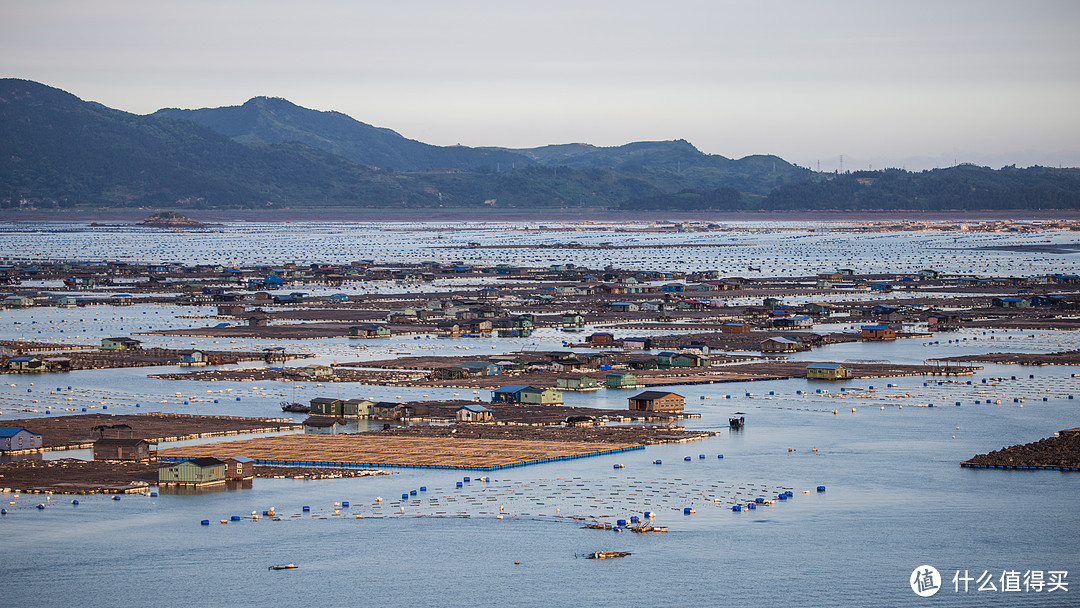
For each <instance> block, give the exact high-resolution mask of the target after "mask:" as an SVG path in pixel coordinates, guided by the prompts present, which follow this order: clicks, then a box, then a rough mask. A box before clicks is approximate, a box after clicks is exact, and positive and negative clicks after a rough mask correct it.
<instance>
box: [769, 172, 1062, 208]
mask: <svg viewBox="0 0 1080 608" xmlns="http://www.w3.org/2000/svg"><path fill="white" fill-rule="evenodd" d="M758 208H759V209H762V210H798V209H840V210H855V209H858V210H897V209H902V210H913V211H953V210H989V209H1080V170H1078V169H1053V168H1049V167H1030V168H1027V169H1017V168H1016V167H1004V168H1002V169H999V170H994V169H990V168H989V167H978V166H975V165H959V166H956V167H949V168H947V169H933V170H930V171H920V172H908V171H901V170H899V169H888V170H884V171H857V172H854V173H846V174H843V175H837V176H833V177H832V178H830V179H826V180H820V181H814V182H804V183H801V184H787V185H784V186H781V187H780V188H777V189H776V190H774V191H773V192H772V193H770V194H769V196H768V197H766V198H765V200H763V201H761V204H760V206H759V207H758Z"/></svg>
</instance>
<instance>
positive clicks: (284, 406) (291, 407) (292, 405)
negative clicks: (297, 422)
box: [281, 401, 311, 414]
mask: <svg viewBox="0 0 1080 608" xmlns="http://www.w3.org/2000/svg"><path fill="white" fill-rule="evenodd" d="M281 411H283V412H297V413H299V414H307V413H308V412H310V411H311V406H310V405H304V404H303V403H297V402H296V401H282V402H281Z"/></svg>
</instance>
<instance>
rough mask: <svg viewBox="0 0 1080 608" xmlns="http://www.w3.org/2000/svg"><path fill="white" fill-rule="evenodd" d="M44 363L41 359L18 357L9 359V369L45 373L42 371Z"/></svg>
mask: <svg viewBox="0 0 1080 608" xmlns="http://www.w3.org/2000/svg"><path fill="white" fill-rule="evenodd" d="M42 365H43V362H42V360H41V359H40V358H39V357H31V356H18V357H12V358H10V359H8V362H7V368H8V369H9V370H12V371H19V372H30V371H45V370H44V369H42Z"/></svg>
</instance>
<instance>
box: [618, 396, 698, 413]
mask: <svg viewBox="0 0 1080 608" xmlns="http://www.w3.org/2000/svg"><path fill="white" fill-rule="evenodd" d="M629 402H630V409H631V410H637V411H645V412H669V413H674V414H681V413H682V411H683V408H684V407H685V405H686V398H685V397H683V396H682V395H680V394H678V393H668V392H664V391H645V392H643V393H638V394H637V395H634V396H633V397H630V399H629Z"/></svg>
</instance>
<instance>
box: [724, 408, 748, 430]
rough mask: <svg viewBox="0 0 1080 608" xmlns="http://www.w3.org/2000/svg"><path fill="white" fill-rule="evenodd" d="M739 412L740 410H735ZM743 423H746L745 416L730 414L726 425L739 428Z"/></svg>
mask: <svg viewBox="0 0 1080 608" xmlns="http://www.w3.org/2000/svg"><path fill="white" fill-rule="evenodd" d="M741 413H742V412H736V414H741ZM744 424H746V416H732V417H731V418H728V426H730V427H731V428H733V429H741V428H742V427H743V425H744Z"/></svg>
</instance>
